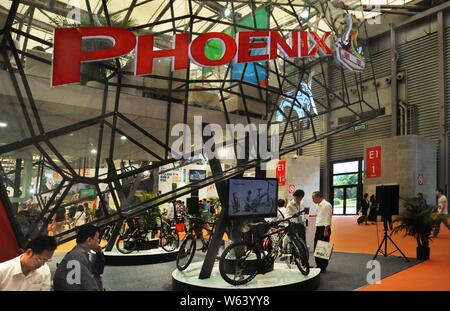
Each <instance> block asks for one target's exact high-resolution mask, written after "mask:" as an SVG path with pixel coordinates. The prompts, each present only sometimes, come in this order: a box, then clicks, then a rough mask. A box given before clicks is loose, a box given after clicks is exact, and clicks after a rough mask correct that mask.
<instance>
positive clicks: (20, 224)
mask: <svg viewBox="0 0 450 311" xmlns="http://www.w3.org/2000/svg"><path fill="white" fill-rule="evenodd" d="M75 2H76V1H75ZM360 2H361V3H360V5H356V6H355V4H354V3H353V2H352V3H351V4H349V3H348V2H347V1H324V0H319V1H194V0H173V1H172V0H170V1H166V0H157V1H139V0H137V1H134V0H133V1H115V0H111V1H100V0H93V1H78V2H77V3H75V4H74V3H72V1H61V0H58V1H37V0H29V1H28V0H27V1H9V0H0V47H1V49H0V50H1V53H0V244H1V245H4V249H5V250H4V251H0V262H3V261H6V260H9V259H11V258H13V257H15V256H18V255H19V254H20V253H21V251H22V250H23V249H25V247H26V246H27V243H29V242H30V241H32V240H33V239H35V238H37V237H39V236H42V235H48V236H52V237H54V238H55V239H56V241H57V243H58V248H57V250H56V252H55V260H54V262H53V263H51V264H49V266H50V268H51V272H52V273H54V271H55V269H56V266H57V264H59V263H61V262H62V258H63V256H65V255H66V254H67V253H68V252H70V250H71V249H73V247H74V246H75V245H76V238H77V235H78V234H79V230H80V227H82V226H84V228H86V227H88V226H85V225H87V224H91V225H94V226H96V227H97V228H98V230H99V244H100V246H101V247H100V246H99V245H97V244H96V246H97V247H98V253H103V254H104V256H105V265H106V268H105V270H104V276H105V279H106V280H107V282H110V283H108V284H107V286H109V287H110V288H111V289H119V290H120V289H128V290H140V289H150V290H152V289H155V290H156V289H157V290H165V291H167V290H241V291H242V292H244V291H247V290H249V291H262V290H279V291H287V290H289V291H290V290H295V291H311V290H342V289H344V290H356V289H359V288H362V287H364V286H368V285H369V286H372V285H374V284H377V282H378V281H379V280H381V279H383V280H384V279H386V278H387V277H388V276H391V275H394V274H396V273H398V272H403V271H407V270H408V268H410V267H412V266H413V265H417V264H419V263H421V261H422V260H423V261H426V260H427V259H429V258H430V256H434V254H433V252H432V251H431V252H430V248H431V246H430V245H431V244H430V243H433V241H432V240H431V238H430V235H431V233H432V232H433V233H434V232H439V230H437V229H439V228H440V227H439V226H441V223H440V221H442V222H443V221H444V220H445V219H444V218H445V217H444V216H442V215H437V214H439V213H437V210H436V208H432V206H431V205H433V206H434V205H436V204H435V203H437V202H435V201H436V193H435V190H436V189H438V188H443V189H446V190H448V184H449V182H448V179H449V178H448V177H449V174H450V170H449V169H448V167H449V163H450V161H449V152H448V151H449V150H448V149H449V146H450V134H448V131H447V130H446V129H447V127H448V124H447V123H448V120H447V119H448V118H447V114H448V111H447V110H448V109H447V108H448V107H447V106H449V104H447V103H446V101H447V100H446V97H445V94H446V93H445V91H446V89H447V88H448V87H447V86H449V87H450V84H449V83H447V82H448V81H447V80H449V81H450V78H448V77H447V76H449V77H450V74H447V71H448V72H449V73H450V69H449V68H450V65H449V64H450V63H449V64H447V62H448V61H447V57H446V56H445V57H444V52H445V51H447V50H449V51H450V17H449V16H448V9H449V8H450V4H448V3H446V2H444V3H439V4H437V5H436V6H433V5H430V6H428V4H427V5H425V4H424V3H421V4H420V5H417V3H416V2H414V3H412V1H403V2H404V4H405V5H403V4H402V5H396V4H392V3H387V4H385V5H384V4H383V7H382V10H381V11H376V12H375V11H371V10H369V5H370V3H368V2H367V1H360ZM363 2H364V3H363ZM369 2H370V1H369ZM388 2H389V1H388ZM433 3H434V2H433ZM406 4H409V5H406ZM349 5H351V6H352V7H351V8H350V7H349ZM416 5H417V6H416ZM419 12H420V13H419ZM416 14H419V15H416ZM397 19H398V23H397V24H396V25H394V24H395V23H394V21H396V20H397ZM391 25H392V26H391ZM406 25H412V26H411V27H409V26H408V27H406ZM423 46H426V47H430V49H431V48H433V49H434V48H439V51H435V52H436V53H434V54H436V55H440V56H439V57H437V56H436V55H434V54H433V53H431V54H430V55H428V54H427V55H425V56H424V54H423V53H422V52H423V51H422V50H421V49H419V48H418V47H423ZM421 53H422V54H421ZM447 54H448V53H447ZM394 56H395V57H394ZM435 56H436V57H435ZM428 58H430V59H433V60H432V61H429V60H428ZM422 60H423V62H422ZM436 64H438V65H439V66H437V65H436ZM438 67H439V68H438ZM422 73H423V75H424V76H427V75H429V76H430V80H429V81H428V80H424V81H422V79H419V77H421V76H422ZM435 75H437V76H435ZM447 84H448V85H447ZM430 85H431V86H430ZM429 86H430V87H429ZM438 97H439V98H438ZM428 101H429V102H430V104H429V106H428ZM425 102H426V103H427V105H425V104H423V103H425ZM437 110H439V114H438V113H437V112H436V111H437ZM449 111H450V110H449ZM434 123H436V124H438V125H439V127H435V126H434V125H433V124H434ZM438 125H436V126H438ZM300 190H302V191H300ZM440 192H441V195H442V194H443V193H445V191H444V190H441V191H440ZM294 193H297V195H296V196H295V197H296V198H300V196H299V195H300V194H301V196H303V194H304V197H302V198H301V202H300V201H298V200H296V199H295V198H294ZM299 193H300V194H299ZM366 194H367V195H366ZM444 197H445V196H444ZM369 198H370V199H369ZM439 198H441V197H439ZM442 201H443V200H442V199H441V203H442ZM288 207H289V214H288V213H287V212H286V211H287V208H288ZM293 210H295V212H293ZM441 214H445V213H443V212H441ZM411 219H413V221H411ZM416 220H418V221H416ZM392 221H394V222H392ZM408 221H409V222H408ZM370 223H372V224H373V226H370ZM363 224H364V225H363ZM418 224H419V225H418ZM444 224H445V223H444ZM419 226H422V227H420V228H419V229H418V227H419ZM436 227H437V229H436ZM404 232H406V234H407V235H408V237H407V238H405V239H401V238H400V235H399V234H398V233H404ZM411 236H413V237H414V239H413V240H414V241H413V242H411V243H410V242H405V240H406V241H409V239H410V238H411ZM411 239H412V238H411ZM399 240H400V241H399ZM416 241H417V245H416ZM445 243H446V242H445V241H444V242H442V241H440V240H438V241H437V242H436V244H435V245H439V247H442V246H443V247H442V249H445V246H446V245H447V244H445ZM405 245H406V246H407V247H406V250H405ZM394 252H397V254H396V255H399V257H398V258H397V257H394V256H392V254H393V253H394ZM430 254H431V255H430ZM437 254H440V253H439V252H437ZM380 255H382V256H380ZM438 256H442V257H441V259H442V258H447V257H445V256H447V253H442V254H440V255H438ZM414 257H416V258H417V259H418V260H415V259H414ZM419 260H420V261H419ZM328 264H329V266H328ZM377 264H382V265H383V269H382V271H381V272H380V271H378V270H377V266H376V265H377ZM371 265H373V267H375V268H373V270H370V269H372V268H370V267H372V266H371ZM327 269H328V270H327ZM368 269H369V270H370V271H369V270H368ZM372 271H374V272H373V274H374V275H375V276H374V277H373V280H370V278H369V277H368V273H369V274H370V273H372ZM444 275H445V273H444ZM0 281H1V280H0ZM145 286H147V287H146V288H140V287H145Z"/></svg>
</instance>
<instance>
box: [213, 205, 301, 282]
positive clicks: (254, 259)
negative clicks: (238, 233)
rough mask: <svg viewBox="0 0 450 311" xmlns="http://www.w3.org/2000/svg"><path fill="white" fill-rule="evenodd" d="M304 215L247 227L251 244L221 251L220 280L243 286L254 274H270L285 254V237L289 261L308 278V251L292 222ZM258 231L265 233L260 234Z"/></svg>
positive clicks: (243, 243)
mask: <svg viewBox="0 0 450 311" xmlns="http://www.w3.org/2000/svg"><path fill="white" fill-rule="evenodd" d="M303 212H304V211H302V212H299V213H296V214H295V215H293V216H291V217H289V218H286V219H281V220H276V221H271V222H259V223H252V224H249V227H250V228H251V231H252V233H253V234H254V239H253V240H254V241H252V242H250V241H242V242H237V243H232V244H230V245H229V246H228V247H227V248H226V249H225V250H224V251H223V253H222V256H221V257H220V261H219V271H220V275H221V276H222V278H223V279H224V280H225V281H226V282H228V283H229V284H232V285H243V284H246V283H248V282H250V281H251V280H252V279H253V278H254V277H255V276H256V275H257V274H265V273H267V272H269V271H272V269H273V264H274V263H275V260H276V258H277V257H278V255H280V254H281V255H283V254H284V255H286V252H285V251H283V248H284V247H283V245H282V243H283V240H284V238H283V237H284V235H287V237H288V238H289V239H288V241H287V243H288V245H287V251H288V252H289V253H290V254H289V255H290V256H289V257H290V261H289V262H293V263H294V264H295V265H296V266H297V268H298V270H299V271H300V272H301V273H302V274H303V275H308V274H309V270H310V267H309V254H308V248H307V246H306V243H305V241H304V240H303V239H302V238H301V237H300V236H299V235H298V233H297V232H296V231H295V229H294V226H293V222H291V219H292V218H295V217H298V216H299V215H300V214H301V213H303ZM270 229H271V230H270ZM260 231H263V232H264V233H262V234H260V233H259V232H260ZM274 235H277V236H278V239H277V242H276V244H275V245H271V241H272V239H271V237H272V236H274ZM289 262H287V264H288V265H289Z"/></svg>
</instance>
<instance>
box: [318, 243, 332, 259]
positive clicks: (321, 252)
mask: <svg viewBox="0 0 450 311" xmlns="http://www.w3.org/2000/svg"><path fill="white" fill-rule="evenodd" d="M332 252H333V243H331V242H325V241H322V240H318V241H317V245H316V249H315V251H314V257H317V258H322V259H326V260H330V257H331V253H332Z"/></svg>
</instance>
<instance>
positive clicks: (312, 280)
mask: <svg viewBox="0 0 450 311" xmlns="http://www.w3.org/2000/svg"><path fill="white" fill-rule="evenodd" d="M202 264H203V262H194V263H192V264H191V265H189V267H188V268H187V269H186V270H184V271H179V270H178V269H175V270H174V271H173V273H172V289H173V290H297V291H312V290H316V289H317V288H319V286H320V269H317V268H311V270H310V272H309V275H308V276H304V275H303V274H301V273H300V271H299V270H298V269H297V267H292V268H291V269H289V268H288V267H287V266H286V264H284V263H275V265H274V269H273V271H271V272H268V273H266V274H258V275H257V276H256V277H255V278H254V279H253V280H252V281H250V282H249V283H247V284H245V285H239V286H234V285H231V284H228V283H227V282H225V281H224V280H223V279H222V277H221V276H220V272H219V263H218V262H216V263H215V264H214V268H213V271H212V273H211V277H210V278H209V279H204V280H200V279H199V278H198V276H199V274H200V270H201V267H202Z"/></svg>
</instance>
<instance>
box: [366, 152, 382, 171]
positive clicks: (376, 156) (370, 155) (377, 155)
mask: <svg viewBox="0 0 450 311" xmlns="http://www.w3.org/2000/svg"><path fill="white" fill-rule="evenodd" d="M366 177H367V178H375V177H381V146H374V147H368V148H367V149H366Z"/></svg>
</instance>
